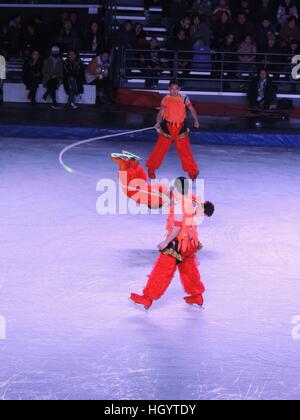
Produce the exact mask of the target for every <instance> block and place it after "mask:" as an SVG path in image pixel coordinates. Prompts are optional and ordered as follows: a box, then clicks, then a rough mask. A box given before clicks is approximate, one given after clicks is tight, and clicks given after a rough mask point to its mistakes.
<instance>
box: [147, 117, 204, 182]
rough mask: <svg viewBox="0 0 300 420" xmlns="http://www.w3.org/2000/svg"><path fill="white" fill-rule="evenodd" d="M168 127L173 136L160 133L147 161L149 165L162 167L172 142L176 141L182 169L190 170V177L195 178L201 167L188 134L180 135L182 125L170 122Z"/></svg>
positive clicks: (153, 167)
mask: <svg viewBox="0 0 300 420" xmlns="http://www.w3.org/2000/svg"><path fill="white" fill-rule="evenodd" d="M168 129H169V132H170V134H171V137H165V136H164V135H163V134H160V135H159V137H158V139H157V143H156V145H155V147H154V150H153V152H152V153H151V155H150V157H149V159H148V161H147V167H148V168H149V169H150V170H155V169H158V168H160V166H161V164H162V162H163V160H164V158H165V156H166V154H167V152H168V150H169V148H170V146H171V144H172V142H173V141H174V143H175V147H176V149H177V153H178V155H179V157H180V159H181V163H182V169H183V170H184V171H185V172H188V174H189V177H190V178H191V179H193V178H194V177H195V176H196V175H197V173H198V171H199V168H198V166H197V163H196V162H195V159H194V157H193V154H192V149H191V144H190V140H189V137H188V135H187V134H186V135H185V136H184V137H180V138H179V137H178V135H179V133H180V130H181V127H177V126H175V125H171V124H169V125H168Z"/></svg>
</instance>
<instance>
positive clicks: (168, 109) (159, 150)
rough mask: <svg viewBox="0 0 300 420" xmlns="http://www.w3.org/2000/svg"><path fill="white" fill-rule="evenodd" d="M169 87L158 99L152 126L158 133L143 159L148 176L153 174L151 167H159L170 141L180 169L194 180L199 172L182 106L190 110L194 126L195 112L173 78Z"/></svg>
mask: <svg viewBox="0 0 300 420" xmlns="http://www.w3.org/2000/svg"><path fill="white" fill-rule="evenodd" d="M169 91H170V93H169V95H167V96H165V97H164V99H163V100H162V103H161V108H160V111H159V113H158V116H157V124H156V128H157V131H158V132H159V136H158V139H157V143H156V145H155V148H154V150H153V152H152V153H151V156H150V157H149V159H148V161H147V167H148V174H149V178H151V179H155V178H156V174H155V171H156V170H157V169H159V168H160V166H161V164H162V162H163V160H164V158H165V156H166V154H167V152H168V150H169V148H170V146H171V144H172V142H174V143H175V147H176V149H177V152H178V154H179V157H180V159H181V163H182V168H183V170H184V171H185V172H187V173H188V175H189V177H190V178H191V179H192V180H193V181H194V180H195V179H196V178H197V177H198V175H199V173H200V172H199V168H198V166H197V163H196V162H195V159H194V157H193V154H192V150H191V145H190V140H189V129H188V127H187V112H186V110H187V109H189V110H190V112H191V114H192V117H193V119H194V127H195V128H199V127H200V124H199V120H198V116H197V112H196V110H195V108H194V107H193V105H192V103H191V101H190V99H189V98H188V96H184V95H181V93H180V91H181V87H180V83H179V82H178V81H177V80H172V81H171V82H170V83H169Z"/></svg>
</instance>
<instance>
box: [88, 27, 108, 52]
mask: <svg viewBox="0 0 300 420" xmlns="http://www.w3.org/2000/svg"><path fill="white" fill-rule="evenodd" d="M102 48H103V49H105V48H107V45H106V42H105V38H104V33H103V30H102V28H101V27H100V26H99V24H98V22H95V21H94V22H92V23H91V25H90V28H89V30H88V32H87V34H86V36H85V41H84V49H85V50H86V51H88V52H92V53H95V54H96V52H97V51H99V50H100V49H102Z"/></svg>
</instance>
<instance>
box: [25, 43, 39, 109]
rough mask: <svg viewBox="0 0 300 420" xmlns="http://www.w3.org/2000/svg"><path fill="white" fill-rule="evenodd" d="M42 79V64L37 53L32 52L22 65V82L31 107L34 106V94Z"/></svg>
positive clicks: (35, 51)
mask: <svg viewBox="0 0 300 420" xmlns="http://www.w3.org/2000/svg"><path fill="white" fill-rule="evenodd" d="M42 77H43V63H42V60H41V55H40V53H39V51H37V50H34V51H32V53H31V56H30V57H29V58H27V59H26V60H25V62H24V64H23V72H22V80H23V83H24V85H25V86H26V89H27V90H28V91H29V94H28V99H29V100H30V101H31V105H36V92H37V90H38V87H39V84H40V83H41V82H42Z"/></svg>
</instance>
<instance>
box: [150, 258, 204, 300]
mask: <svg viewBox="0 0 300 420" xmlns="http://www.w3.org/2000/svg"><path fill="white" fill-rule="evenodd" d="M177 267H178V269H179V274H180V280H181V283H182V285H183V288H184V290H185V292H186V293H187V294H188V295H191V296H198V295H200V294H201V295H202V293H204V292H205V287H204V285H203V283H202V281H201V276H200V273H199V270H198V261H197V257H196V255H195V253H194V252H193V253H190V254H187V255H185V256H184V257H183V262H182V263H181V264H179V265H177V263H176V259H175V258H174V257H171V256H170V255H164V254H161V255H160V257H159V258H158V260H157V261H156V263H155V266H154V268H153V270H152V273H151V274H150V275H149V279H148V283H147V285H146V287H145V289H144V296H147V297H149V298H150V299H152V300H158V299H159V298H160V297H161V296H162V295H163V294H164V293H165V291H166V290H167V288H168V287H169V285H170V284H171V281H172V279H173V277H174V275H175V272H176V268H177Z"/></svg>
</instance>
